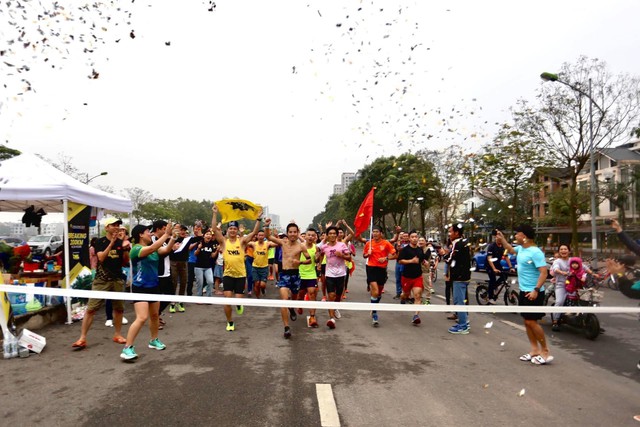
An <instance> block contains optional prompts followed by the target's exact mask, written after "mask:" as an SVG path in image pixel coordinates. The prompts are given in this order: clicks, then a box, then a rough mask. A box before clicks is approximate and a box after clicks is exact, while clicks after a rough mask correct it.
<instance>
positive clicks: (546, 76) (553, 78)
mask: <svg viewBox="0 0 640 427" xmlns="http://www.w3.org/2000/svg"><path fill="white" fill-rule="evenodd" d="M540 78H541V79H542V80H544V81H546V82H558V83H562V84H563V85H565V86H568V87H569V88H570V89H572V90H574V91H576V92H578V93H579V94H580V95H582V96H586V97H587V98H588V99H589V142H590V144H589V169H590V182H591V185H590V187H591V188H590V191H589V193H590V195H591V249H592V252H593V260H592V264H591V267H592V268H593V269H594V271H595V270H596V269H597V268H598V232H597V229H596V168H595V159H594V146H593V142H594V138H593V106H594V105H595V106H596V107H597V108H598V110H600V113H601V114H602V115H604V111H603V110H602V108H600V106H599V105H598V104H597V103H596V102H595V101H594V100H593V97H592V96H591V78H589V91H588V92H585V91H583V90H582V89H580V88H579V87H578V86H576V85H574V84H571V83H568V82H565V81H564V80H561V79H560V77H558V75H557V74H553V73H546V72H545V73H542V74H540Z"/></svg>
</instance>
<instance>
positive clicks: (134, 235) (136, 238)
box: [131, 224, 151, 243]
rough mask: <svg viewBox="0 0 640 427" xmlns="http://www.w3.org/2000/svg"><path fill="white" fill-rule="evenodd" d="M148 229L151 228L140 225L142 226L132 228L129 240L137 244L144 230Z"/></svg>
mask: <svg viewBox="0 0 640 427" xmlns="http://www.w3.org/2000/svg"><path fill="white" fill-rule="evenodd" d="M150 228H151V226H150V225H142V224H138V225H136V226H135V227H133V230H131V239H132V240H133V241H134V242H136V243H139V242H140V235H141V234H142V233H144V232H145V230H149V229H150Z"/></svg>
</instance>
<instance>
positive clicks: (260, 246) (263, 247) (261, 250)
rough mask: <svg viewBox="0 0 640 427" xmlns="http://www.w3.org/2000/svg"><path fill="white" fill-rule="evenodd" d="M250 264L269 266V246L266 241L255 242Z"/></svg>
mask: <svg viewBox="0 0 640 427" xmlns="http://www.w3.org/2000/svg"><path fill="white" fill-rule="evenodd" d="M252 265H253V266H254V267H257V268H264V267H268V266H269V247H268V243H267V242H256V244H255V246H254V250H253V264H252Z"/></svg>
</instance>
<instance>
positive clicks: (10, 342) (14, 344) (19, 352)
mask: <svg viewBox="0 0 640 427" xmlns="http://www.w3.org/2000/svg"><path fill="white" fill-rule="evenodd" d="M12 329H13V331H12V332H8V331H7V333H5V334H4V335H5V336H4V340H3V341H2V344H3V345H2V351H3V354H4V358H5V359H13V358H14V357H18V356H19V357H29V350H28V349H26V348H24V347H20V345H19V344H18V341H19V339H18V337H17V336H16V334H15V332H16V331H15V326H14V327H13V328H12Z"/></svg>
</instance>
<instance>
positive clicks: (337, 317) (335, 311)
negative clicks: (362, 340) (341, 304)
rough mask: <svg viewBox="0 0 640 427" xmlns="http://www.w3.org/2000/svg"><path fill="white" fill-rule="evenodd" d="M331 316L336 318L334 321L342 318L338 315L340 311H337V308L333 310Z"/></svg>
mask: <svg viewBox="0 0 640 427" xmlns="http://www.w3.org/2000/svg"><path fill="white" fill-rule="evenodd" d="M333 314H334V315H335V316H336V319H340V318H342V314H340V310H338V309H337V308H336V309H335V310H333Z"/></svg>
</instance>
